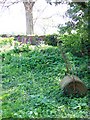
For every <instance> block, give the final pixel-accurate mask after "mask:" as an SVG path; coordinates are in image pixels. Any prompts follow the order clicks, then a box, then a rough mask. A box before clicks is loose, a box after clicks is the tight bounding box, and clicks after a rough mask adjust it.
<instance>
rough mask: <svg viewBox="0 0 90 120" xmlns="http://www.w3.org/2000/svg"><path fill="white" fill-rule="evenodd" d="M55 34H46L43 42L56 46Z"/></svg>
mask: <svg viewBox="0 0 90 120" xmlns="http://www.w3.org/2000/svg"><path fill="white" fill-rule="evenodd" d="M57 37H58V35H57V34H52V35H46V36H45V38H44V41H45V44H48V45H52V46H57Z"/></svg>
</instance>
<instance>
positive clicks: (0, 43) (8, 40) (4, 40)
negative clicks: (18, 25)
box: [0, 37, 14, 47]
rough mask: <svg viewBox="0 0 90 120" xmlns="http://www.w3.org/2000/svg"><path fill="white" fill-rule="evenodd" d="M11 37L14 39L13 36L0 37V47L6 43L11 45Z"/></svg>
mask: <svg viewBox="0 0 90 120" xmlns="http://www.w3.org/2000/svg"><path fill="white" fill-rule="evenodd" d="M13 39H14V38H13V37H11V38H0V47H2V46H4V45H7V44H10V45H12V43H13Z"/></svg>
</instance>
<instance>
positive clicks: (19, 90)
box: [0, 45, 88, 118]
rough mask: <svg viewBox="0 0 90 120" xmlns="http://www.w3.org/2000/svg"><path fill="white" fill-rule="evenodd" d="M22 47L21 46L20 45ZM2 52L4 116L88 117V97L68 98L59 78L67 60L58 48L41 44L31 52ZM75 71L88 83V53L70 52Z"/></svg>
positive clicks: (61, 76) (30, 50) (64, 70)
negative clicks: (74, 53) (63, 91)
mask: <svg viewBox="0 0 90 120" xmlns="http://www.w3.org/2000/svg"><path fill="white" fill-rule="evenodd" d="M20 49H21V48H20ZM23 49H26V47H25V46H24V47H22V52H20V51H19V52H18V51H17V52H15V51H13V50H12V51H8V52H3V53H1V57H2V58H3V61H2V88H3V89H2V96H0V98H2V110H3V113H2V117H3V118H47V117H49V118H88V96H85V97H83V98H68V97H65V96H64V95H63V94H62V91H61V89H60V85H59V80H60V79H62V78H63V77H64V76H65V72H66V68H65V63H64V61H63V59H62V56H61V54H60V50H59V49H58V48H57V47H52V46H47V45H45V46H40V47H33V49H29V50H28V52H27V51H25V50H23ZM67 55H68V57H69V60H70V61H71V63H72V65H73V66H76V68H77V71H76V73H75V74H77V75H78V77H80V78H81V79H82V80H83V81H84V82H85V84H86V85H88V81H87V80H88V76H87V70H86V66H87V61H88V58H87V56H84V57H76V56H73V54H71V53H70V52H69V53H67Z"/></svg>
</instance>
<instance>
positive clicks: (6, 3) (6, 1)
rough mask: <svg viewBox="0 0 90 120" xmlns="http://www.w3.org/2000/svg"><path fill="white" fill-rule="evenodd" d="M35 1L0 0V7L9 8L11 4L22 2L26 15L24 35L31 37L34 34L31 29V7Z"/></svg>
mask: <svg viewBox="0 0 90 120" xmlns="http://www.w3.org/2000/svg"><path fill="white" fill-rule="evenodd" d="M36 1H37V0H35V1H34V0H1V1H0V5H2V7H6V8H9V7H10V6H11V5H13V4H17V3H19V2H23V4H24V8H25V14H26V34H27V35H32V34H33V33H34V28H33V7H34V4H35V2H36Z"/></svg>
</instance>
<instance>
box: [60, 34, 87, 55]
mask: <svg viewBox="0 0 90 120" xmlns="http://www.w3.org/2000/svg"><path fill="white" fill-rule="evenodd" d="M59 39H60V40H62V42H63V46H64V49H65V50H66V51H70V52H71V53H72V54H74V55H77V56H83V55H85V54H87V53H88V50H87V47H88V45H89V41H88V40H84V39H82V38H81V37H80V34H79V33H76V34H69V35H65V34H64V35H61V36H60V38H59Z"/></svg>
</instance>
